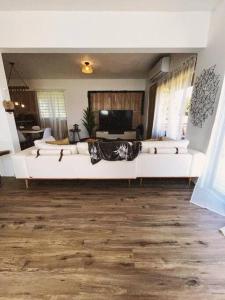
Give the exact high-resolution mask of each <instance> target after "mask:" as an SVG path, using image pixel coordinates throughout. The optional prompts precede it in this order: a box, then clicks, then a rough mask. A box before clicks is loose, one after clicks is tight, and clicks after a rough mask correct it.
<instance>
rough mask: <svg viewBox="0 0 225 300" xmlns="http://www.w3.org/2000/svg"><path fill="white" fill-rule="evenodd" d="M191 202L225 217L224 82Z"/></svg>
mask: <svg viewBox="0 0 225 300" xmlns="http://www.w3.org/2000/svg"><path fill="white" fill-rule="evenodd" d="M191 202H192V203H194V204H197V205H199V206H201V207H204V208H207V209H209V210H212V211H214V212H217V213H219V214H221V215H223V216H225V80H224V83H223V88H222V92H221V96H220V101H219V105H218V108H217V114H216V119H215V122H214V126H213V130H212V135H211V140H210V143H209V148H208V151H207V163H206V168H205V170H204V172H203V175H202V177H201V178H200V179H199V180H198V182H197V185H196V187H195V189H194V192H193V195H192V199H191Z"/></svg>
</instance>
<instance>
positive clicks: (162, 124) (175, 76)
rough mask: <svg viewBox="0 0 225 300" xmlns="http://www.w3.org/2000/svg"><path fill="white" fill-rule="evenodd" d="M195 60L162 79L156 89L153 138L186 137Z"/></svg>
mask: <svg viewBox="0 0 225 300" xmlns="http://www.w3.org/2000/svg"><path fill="white" fill-rule="evenodd" d="M194 69H195V59H191V60H190V61H189V62H187V63H186V64H184V66H183V67H182V68H181V69H180V70H177V71H175V72H173V73H171V74H169V76H168V77H167V78H166V79H163V80H162V81H161V82H160V83H159V84H158V87H157V92H156V108H155V115H154V123H153V134H152V136H153V137H161V136H164V135H166V136H168V137H170V138H172V139H180V138H182V137H184V136H185V135H186V129H187V122H188V112H189V108H190V101H191V95H192V90H193V87H192V81H193V74H194Z"/></svg>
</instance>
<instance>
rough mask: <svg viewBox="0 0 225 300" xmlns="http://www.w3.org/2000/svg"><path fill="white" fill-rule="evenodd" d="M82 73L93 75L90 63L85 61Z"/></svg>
mask: <svg viewBox="0 0 225 300" xmlns="http://www.w3.org/2000/svg"><path fill="white" fill-rule="evenodd" d="M81 71H82V73H84V74H92V73H93V66H92V65H91V63H90V62H89V61H85V62H83V63H82V68H81Z"/></svg>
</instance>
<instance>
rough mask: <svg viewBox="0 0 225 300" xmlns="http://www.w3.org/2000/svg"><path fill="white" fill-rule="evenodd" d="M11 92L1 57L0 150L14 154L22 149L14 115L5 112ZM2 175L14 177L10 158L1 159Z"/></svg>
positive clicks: (0, 168) (3, 157)
mask: <svg viewBox="0 0 225 300" xmlns="http://www.w3.org/2000/svg"><path fill="white" fill-rule="evenodd" d="M9 99H10V97H9V91H8V87H7V81H6V77H5V70H4V66H3V61H2V56H1V55H0V150H10V151H11V152H12V153H13V152H14V151H17V150H19V149H20V146H19V141H18V135H17V131H16V126H15V119H14V115H13V114H9V113H7V112H5V109H4V107H3V103H2V102H3V101H4V100H9ZM0 174H1V175H5V176H13V175H14V171H13V166H12V162H11V159H10V156H9V155H7V156H2V157H0Z"/></svg>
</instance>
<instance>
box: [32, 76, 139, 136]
mask: <svg viewBox="0 0 225 300" xmlns="http://www.w3.org/2000/svg"><path fill="white" fill-rule="evenodd" d="M27 82H28V84H29V86H30V88H31V89H34V90H38V89H63V90H64V93H65V103H66V111H67V122H68V128H69V129H70V128H72V126H73V124H75V123H76V124H79V125H81V119H82V114H83V109H84V108H86V107H87V106H88V97H87V93H88V91H96V90H115V91H116V90H117V91H118V90H145V80H143V79H40V80H36V79H35V80H27ZM81 129H82V133H81V136H82V137H84V136H86V131H85V130H84V128H83V127H82V126H81Z"/></svg>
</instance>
